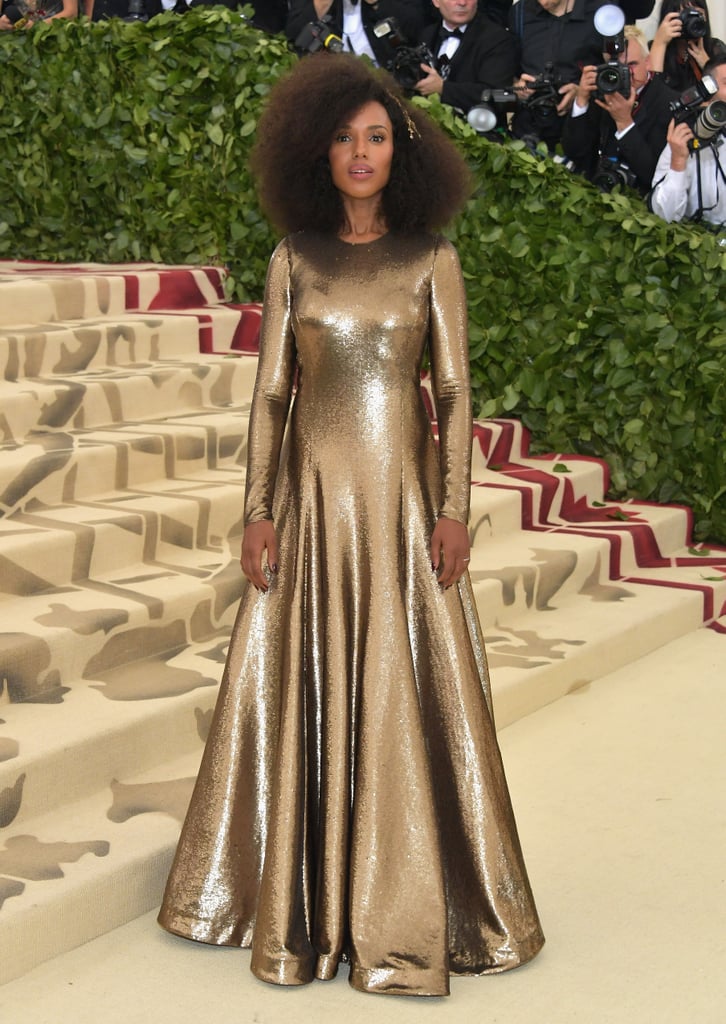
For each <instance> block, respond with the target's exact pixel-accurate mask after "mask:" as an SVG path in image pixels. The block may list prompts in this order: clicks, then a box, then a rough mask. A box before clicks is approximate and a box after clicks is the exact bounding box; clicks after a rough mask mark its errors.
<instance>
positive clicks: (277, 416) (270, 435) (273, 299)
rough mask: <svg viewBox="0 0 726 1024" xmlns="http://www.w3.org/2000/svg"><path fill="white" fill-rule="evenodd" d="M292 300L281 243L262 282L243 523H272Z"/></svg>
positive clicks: (289, 376)
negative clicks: (270, 520)
mask: <svg viewBox="0 0 726 1024" xmlns="http://www.w3.org/2000/svg"><path fill="white" fill-rule="evenodd" d="M291 300H292V295H291V288H290V253H289V244H288V242H287V240H283V241H282V242H280V244H279V245H278V247H277V248H276V249H275V251H274V253H273V254H272V257H271V259H270V265H269V267H268V270H267V282H266V284H265V298H264V304H263V314H262V326H261V329H260V361H259V365H258V368H257V378H256V380H255V389H254V393H253V396H252V411H251V413H250V424H249V433H248V439H247V478H246V485H245V513H244V521H245V525H247V524H248V523H254V522H257V520H260V519H272V499H273V497H274V493H275V481H276V479H277V469H278V465H279V462H280V449H281V447H282V438H283V435H284V432H285V424H286V422H287V414H288V410H289V408H290V398H291V395H292V382H293V377H294V372H295V358H296V356H295V338H294V335H293V332H292V327H291V323H290V318H291Z"/></svg>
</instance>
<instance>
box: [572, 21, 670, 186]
mask: <svg viewBox="0 0 726 1024" xmlns="http://www.w3.org/2000/svg"><path fill="white" fill-rule="evenodd" d="M625 46H626V48H625V51H624V52H623V53H622V54H621V55H620V57H619V59H620V61H621V64H622V65H623V68H627V69H628V72H629V75H627V77H629V79H630V90H629V94H628V95H627V96H625V95H623V93H622V92H621V91H619V90H615V91H613V92H607V93H604V94H603V93H601V94H600V95H598V88H597V85H598V77H599V74H598V72H599V68H600V69H602V68H603V65H600V66H599V68H597V67H594V66H593V65H588V66H587V67H585V68H583V71H582V75H581V77H580V83H579V85H578V87H577V92H576V94H575V101H574V103H573V106H572V110H571V111H570V113H569V114H568V116H567V118H566V120H565V125H564V129H563V132H562V148H563V150H564V153H565V156H567V157H569V159H570V160H572V161H573V163H574V164H575V168H576V170H577V171H579V172H580V173H582V174H584V175H585V176H586V177H588V178H590V179H591V180H593V181H595V183H596V184H598V185H599V186H600V187H601V188H603V189H604V190H605V191H609V188H608V185H609V184H610V183H612V184H623V183H624V184H629V185H630V186H631V187H633V188H636V189H638V191H639V192H641V194H642V195H645V194H646V193H647V192H648V191H649V189H650V186H651V182H652V180H653V172H654V171H655V167H656V164H657V162H658V157H659V156H660V153H661V151H662V149H663V146H664V145H665V141H666V132H667V130H668V122H669V121H670V119H671V112H670V106H669V104H670V103H671V102H672V101H673V100H676V99H677V98H678V94H677V93H675V92H673V90H671V89H669V88H668V86H667V85H666V84H665V83H664V81H663V76H662V75H661V74H660V72H661V71H662V54H661V55H660V57H661V60H660V63H656V64H654V63H653V54H652V53H651V54H649V53H648V44H647V42H646V39H645V36H644V35H643V33H642V32H641V31H640V30H639V29H637V28H634V27H633V26H632V25H628V26H627V27H626V28H625ZM604 70H605V71H607V70H609V69H608V68H607V67H605V68H604ZM600 74H602V71H600ZM612 184H610V187H612Z"/></svg>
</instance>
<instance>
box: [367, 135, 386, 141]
mask: <svg viewBox="0 0 726 1024" xmlns="http://www.w3.org/2000/svg"><path fill="white" fill-rule="evenodd" d="M385 140H386V137H385V135H378V134H376V135H371V142H385Z"/></svg>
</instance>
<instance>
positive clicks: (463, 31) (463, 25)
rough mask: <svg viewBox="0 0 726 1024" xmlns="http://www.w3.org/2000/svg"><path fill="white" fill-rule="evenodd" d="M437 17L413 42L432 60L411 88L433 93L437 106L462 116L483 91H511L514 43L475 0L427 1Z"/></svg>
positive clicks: (515, 64)
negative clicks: (425, 49) (417, 41)
mask: <svg viewBox="0 0 726 1024" xmlns="http://www.w3.org/2000/svg"><path fill="white" fill-rule="evenodd" d="M432 2H433V4H434V6H435V7H436V8H437V9H438V11H439V14H440V15H441V18H440V20H439V21H438V23H437V24H435V25H429V26H427V27H426V28H425V29H424V31H423V32H421V33H420V35H419V39H420V41H421V42H423V43H425V44H426V45H427V46H428V47H429V49H430V51H431V53H432V54H433V55H434V57H435V58H436V65H437V67H436V68H434V67H432V66H430V65H428V64H422V65H421V69H422V71H423V72H424V77H422V78H421V80H420V81H419V82H418V83H417V84H416V86H415V89H416V91H417V92H418V93H419V94H420V95H421V96H431V95H432V94H433V93H437V94H438V95H439V96H440V97H441V102H442V103H448V104H449V106H452V107H456V108H457V110H461V111H462V112H463V113H467V112H468V110H469V109H470V108H471V107H473V106H474V104H475V103H478V102H479V101H480V99H481V94H482V91H483V90H484V89H505V88H511V85H512V79H513V78H514V75H515V73H516V70H517V54H516V47H515V43H514V39H513V38H512V36H511V34H510V33H509V32H507V30H506V29H505V28H502V27H501V26H500V25H497V24H495V23H494V22H493V21H491V20H490V19H489V18H488V17H486V16H485V15H484V14H481V13H479V12H478V5H477V0H432Z"/></svg>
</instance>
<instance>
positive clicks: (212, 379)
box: [0, 356, 257, 444]
mask: <svg viewBox="0 0 726 1024" xmlns="http://www.w3.org/2000/svg"><path fill="white" fill-rule="evenodd" d="M256 369H257V361H256V360H254V359H249V358H246V357H240V358H239V359H236V358H235V359H223V358H215V357H205V356H197V358H196V359H195V360H193V361H189V362H181V361H171V360H169V361H166V362H164V363H161V362H156V363H153V364H149V365H148V366H138V365H137V366H133V367H131V366H124V367H122V368H115V369H113V370H102V371H97V372H96V373H90V372H86V373H84V374H78V375H73V376H70V377H60V376H55V377H35V378H24V379H23V380H21V381H18V382H8V381H0V408H2V410H3V412H2V426H3V431H4V434H5V437H4V438H3V441H4V443H6V444H7V443H10V442H14V443H15V444H20V443H21V442H22V441H24V440H25V439H28V440H30V441H31V442H32V441H33V440H34V435H35V434H37V433H39V432H43V433H45V432H61V431H73V430H92V429H96V428H99V427H108V426H111V425H114V424H115V425H118V426H123V425H128V424H131V423H134V422H135V421H139V420H142V421H146V422H148V421H150V420H154V421H158V420H161V419H164V418H178V417H179V416H183V415H189V414H192V413H195V412H200V411H205V410H210V409H226V408H234V407H238V406H239V403H240V398H241V396H244V395H247V394H250V393H251V391H252V388H253V387H254V378H255V372H256Z"/></svg>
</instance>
